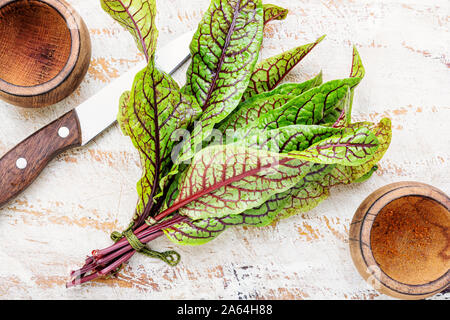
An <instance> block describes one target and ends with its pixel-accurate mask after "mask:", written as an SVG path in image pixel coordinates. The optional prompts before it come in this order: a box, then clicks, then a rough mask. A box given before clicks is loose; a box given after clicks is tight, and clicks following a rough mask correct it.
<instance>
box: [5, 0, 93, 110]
mask: <svg viewBox="0 0 450 320" xmlns="http://www.w3.org/2000/svg"><path fill="white" fill-rule="evenodd" d="M90 58H91V41H90V37H89V32H88V30H87V27H86V25H85V23H84V22H83V20H82V19H81V17H80V16H79V15H78V14H77V13H76V12H75V10H73V8H72V7H71V6H70V5H69V4H67V3H66V2H65V1H63V0H0V98H1V99H3V100H5V101H6V102H9V103H11V104H14V105H17V106H21V107H26V108H37V107H43V106H48V105H51V104H54V103H56V102H59V101H61V100H62V99H64V98H66V97H67V96H68V95H70V94H71V93H72V92H73V91H74V90H75V89H76V88H77V87H78V86H79V84H80V83H81V81H82V79H83V77H84V76H85V74H86V72H87V69H88V67H89V61H90Z"/></svg>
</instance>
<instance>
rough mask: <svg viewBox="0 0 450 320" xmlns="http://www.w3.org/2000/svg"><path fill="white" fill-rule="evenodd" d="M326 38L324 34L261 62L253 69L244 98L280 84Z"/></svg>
mask: <svg viewBox="0 0 450 320" xmlns="http://www.w3.org/2000/svg"><path fill="white" fill-rule="evenodd" d="M324 38H325V36H322V37H320V38H319V39H317V40H316V41H315V42H313V43H309V44H306V45H303V46H300V47H297V48H294V49H291V50H289V51H286V52H283V53H281V54H279V55H276V56H274V57H271V58H268V59H266V60H264V61H262V62H261V63H259V64H258V65H257V66H256V68H255V70H254V71H253V74H252V77H251V80H250V83H249V85H248V88H247V91H245V94H244V97H243V99H244V100H246V99H248V98H250V97H252V96H254V95H257V94H259V93H263V92H267V91H270V90H272V89H274V88H275V87H276V86H278V85H279V84H280V83H281V81H282V80H283V79H284V77H286V75H287V74H288V73H289V72H290V71H291V70H292V69H293V68H294V67H295V66H296V65H297V64H298V63H299V62H300V61H302V60H303V58H304V57H306V55H307V54H308V53H309V52H311V50H312V49H313V48H314V47H315V46H316V45H317V44H318V43H320V42H321V41H322V40H323V39H324Z"/></svg>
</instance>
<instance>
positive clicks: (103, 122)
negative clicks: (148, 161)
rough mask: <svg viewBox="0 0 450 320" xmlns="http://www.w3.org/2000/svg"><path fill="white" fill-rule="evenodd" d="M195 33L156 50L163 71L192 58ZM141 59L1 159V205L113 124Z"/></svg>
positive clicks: (143, 63)
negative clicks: (52, 163)
mask: <svg viewBox="0 0 450 320" xmlns="http://www.w3.org/2000/svg"><path fill="white" fill-rule="evenodd" d="M192 37H193V32H188V33H185V34H184V35H182V36H180V37H179V38H177V39H175V40H173V41H172V42H170V43H169V44H167V45H166V46H164V47H162V48H160V49H159V50H157V51H156V54H155V62H156V65H157V66H158V68H159V69H160V70H163V71H165V72H167V73H169V74H173V73H174V72H175V71H176V70H178V69H179V68H180V67H181V66H182V65H183V64H184V63H186V62H187V61H188V60H189V58H190V53H189V44H190V42H191V39H192ZM145 66H146V63H145V62H142V63H140V64H138V65H137V66H135V67H133V68H132V69H130V70H129V71H127V72H126V73H125V74H124V75H122V76H121V77H120V78H118V79H116V80H115V81H113V82H112V83H111V84H109V85H107V86H106V87H105V88H103V89H102V90H100V91H99V92H98V93H96V94H95V95H94V96H92V97H90V98H89V99H88V100H86V101H85V102H83V103H82V104H80V105H79V106H77V107H76V108H75V109H73V110H71V111H69V112H68V113H66V114H64V115H63V116H61V117H60V118H58V119H56V120H55V121H53V122H52V123H50V124H48V125H47V126H45V127H43V128H42V129H40V130H38V131H36V132H35V133H33V134H31V135H30V136H29V137H28V138H26V139H25V140H23V141H22V142H20V143H19V144H18V145H17V146H15V147H14V148H13V149H11V150H10V151H8V152H7V153H6V154H5V155H4V156H3V157H2V158H1V159H0V207H1V206H3V205H4V204H5V203H7V202H8V201H10V200H11V199H12V198H14V197H16V196H17V195H18V194H19V193H21V192H22V191H23V190H25V189H26V188H27V187H28V186H29V185H31V183H32V182H33V181H34V180H35V179H36V178H37V177H38V176H39V174H40V173H41V172H42V170H43V169H44V168H45V167H46V166H47V164H48V163H49V162H50V161H51V160H52V159H54V158H55V157H56V156H57V155H58V154H60V153H62V152H64V151H66V150H67V149H70V148H75V147H80V146H84V145H86V144H87V143H89V142H90V141H92V139H94V138H95V137H96V136H97V135H99V134H100V133H101V132H103V131H104V130H105V129H107V128H108V127H110V126H111V125H112V124H113V123H114V122H115V121H116V117H117V111H118V104H119V98H120V96H121V94H122V93H123V92H124V91H125V90H126V89H128V88H131V85H132V83H133V80H134V77H135V76H136V74H137V73H138V72H139V71H140V70H142V69H143V68H145Z"/></svg>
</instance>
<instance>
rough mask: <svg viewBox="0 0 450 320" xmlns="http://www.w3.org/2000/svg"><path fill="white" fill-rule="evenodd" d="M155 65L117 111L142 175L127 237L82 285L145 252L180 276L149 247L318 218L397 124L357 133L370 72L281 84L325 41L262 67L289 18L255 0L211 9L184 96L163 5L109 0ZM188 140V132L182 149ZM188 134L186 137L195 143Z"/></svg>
mask: <svg viewBox="0 0 450 320" xmlns="http://www.w3.org/2000/svg"><path fill="white" fill-rule="evenodd" d="M101 3H102V7H103V9H104V10H105V11H106V12H107V13H109V14H110V15H111V16H112V17H113V18H114V19H116V20H117V21H118V22H119V23H120V24H122V25H123V26H125V27H126V28H127V29H128V30H129V31H130V32H131V34H132V35H133V37H134V38H135V40H136V43H137V45H138V48H139V49H140V50H141V51H142V52H143V53H144V55H145V57H146V59H147V62H148V65H147V67H146V68H145V69H143V70H142V71H140V72H139V73H138V74H137V75H136V77H135V80H134V83H133V86H132V89H131V91H127V92H124V94H123V95H122V98H121V101H120V109H119V115H118V121H119V124H120V127H121V129H122V131H123V133H124V134H125V135H127V136H129V137H130V138H131V141H132V142H133V144H134V146H135V147H136V148H137V149H138V151H139V154H140V157H141V162H142V167H143V175H142V178H141V180H140V181H139V182H138V183H137V192H138V198H139V201H138V204H137V208H136V212H135V215H134V217H133V220H132V222H131V224H130V226H129V227H128V228H127V230H125V231H124V232H122V233H118V232H114V233H113V234H112V238H113V240H114V242H115V243H114V244H113V245H111V246H110V247H108V248H106V249H103V250H94V251H93V252H92V255H91V256H90V257H88V258H87V260H86V262H85V265H84V266H83V267H82V268H81V269H79V270H77V271H74V272H72V280H71V281H70V282H69V283H68V284H67V285H68V286H73V285H76V284H81V283H84V282H87V281H90V280H93V279H95V278H98V277H101V276H104V275H108V274H111V273H114V272H116V271H117V270H118V268H120V266H122V265H123V264H124V263H125V262H127V261H128V260H129V259H130V258H131V257H132V256H133V255H134V254H135V253H136V252H139V253H142V254H145V255H147V256H150V257H154V258H159V259H162V260H163V261H165V262H167V263H169V264H170V265H176V264H177V263H178V261H179V259H180V256H179V255H178V254H177V253H176V252H175V251H167V252H156V251H153V250H151V249H150V248H149V247H148V246H147V244H148V243H149V242H150V241H152V240H154V239H155V238H157V237H160V236H162V235H166V236H167V237H168V238H169V239H170V240H171V241H173V242H174V243H176V244H184V245H199V244H203V243H206V242H208V241H211V240H212V239H215V238H216V237H217V236H218V235H219V234H220V233H221V232H223V231H224V230H225V229H227V228H228V227H231V226H265V225H268V224H271V223H273V222H274V221H276V220H280V219H283V218H287V217H289V216H291V215H294V214H297V213H300V212H304V211H307V210H310V209H311V208H313V207H315V206H316V205H317V204H318V203H319V202H321V201H322V200H324V199H325V198H326V197H327V196H328V194H329V190H330V188H331V187H332V186H334V185H337V184H349V183H354V182H361V181H364V180H366V179H368V178H370V176H371V175H372V174H373V172H374V171H375V170H376V169H377V163H378V161H379V160H380V159H381V158H382V156H383V155H384V153H385V152H386V150H387V148H388V147H389V144H390V140H391V124H390V121H389V119H383V120H381V121H380V123H378V124H374V123H370V122H360V123H352V122H351V110H352V101H353V95H354V90H355V88H356V86H357V85H358V84H359V83H360V82H361V80H362V78H363V77H364V72H365V71H364V67H363V65H362V63H361V59H360V56H359V54H358V52H357V50H356V49H355V48H354V49H353V63H352V68H351V73H350V77H349V78H346V79H340V80H333V81H329V82H326V83H323V81H322V74H321V73H319V74H318V75H317V76H316V77H314V78H312V79H310V80H308V81H306V82H303V83H284V84H280V83H281V82H282V80H283V79H284V77H285V76H286V74H287V73H288V72H289V71H290V70H292V68H294V67H295V66H296V65H297V64H298V63H299V62H300V61H301V60H302V59H303V58H304V57H305V56H306V54H308V53H309V52H310V51H311V50H312V49H313V48H314V47H315V46H316V45H317V44H318V43H319V42H320V41H322V40H323V38H324V37H320V38H319V39H318V40H317V41H315V42H313V43H311V44H307V45H303V46H300V47H297V48H294V49H292V50H290V51H287V52H284V53H282V54H280V55H277V56H274V57H271V58H269V59H266V60H264V61H262V62H260V63H258V57H259V53H260V49H261V44H262V41H263V29H264V25H265V24H266V23H268V22H269V21H272V20H275V19H277V20H282V19H284V18H285V17H286V15H287V10H286V9H283V8H280V7H277V6H274V5H263V4H262V3H261V1H258V0H254V1H252V0H212V1H211V5H210V7H209V9H208V10H207V11H206V13H205V15H204V17H203V19H202V21H201V22H200V24H199V26H198V29H197V31H196V33H195V35H194V37H193V39H192V43H191V46H190V50H191V55H192V61H191V63H190V66H189V69H188V71H187V81H186V84H185V85H184V86H183V87H180V86H179V85H178V84H177V83H176V81H175V80H174V79H173V78H172V77H171V76H170V75H168V74H167V73H165V72H163V71H161V70H159V69H158V68H157V67H156V66H155V61H154V52H155V48H156V39H157V34H158V32H157V30H156V27H155V17H156V8H155V6H156V5H155V0H128V1H125V2H124V1H113V0H102V1H101ZM180 130H181V131H182V132H185V134H183V135H182V136H183V137H184V139H183V140H182V141H181V142H180V141H179V137H180ZM186 132H187V134H186Z"/></svg>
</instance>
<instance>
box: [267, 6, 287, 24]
mask: <svg viewBox="0 0 450 320" xmlns="http://www.w3.org/2000/svg"><path fill="white" fill-rule="evenodd" d="M263 8H264V24H267V23H269V22H270V21H273V20H284V19H286V17H287V14H288V13H289V10H288V9H285V8H282V7H279V6H276V5H274V4H264V5H263Z"/></svg>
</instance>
